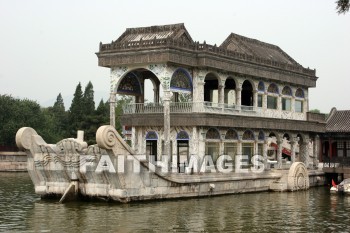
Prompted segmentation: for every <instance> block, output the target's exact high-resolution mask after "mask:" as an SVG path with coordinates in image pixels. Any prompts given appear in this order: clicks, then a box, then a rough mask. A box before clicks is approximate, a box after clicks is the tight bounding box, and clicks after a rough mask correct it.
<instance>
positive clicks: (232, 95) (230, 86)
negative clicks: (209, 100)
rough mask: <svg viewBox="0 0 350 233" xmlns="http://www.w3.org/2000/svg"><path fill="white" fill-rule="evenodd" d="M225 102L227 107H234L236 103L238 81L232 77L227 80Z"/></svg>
mask: <svg viewBox="0 0 350 233" xmlns="http://www.w3.org/2000/svg"><path fill="white" fill-rule="evenodd" d="M224 103H225V104H227V107H233V106H234V105H235V104H236V82H235V80H234V79H233V78H230V77H228V78H227V79H226V81H225V90H224Z"/></svg>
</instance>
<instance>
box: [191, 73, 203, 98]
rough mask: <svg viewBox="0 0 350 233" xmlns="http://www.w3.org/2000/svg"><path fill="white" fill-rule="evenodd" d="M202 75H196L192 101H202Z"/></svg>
mask: <svg viewBox="0 0 350 233" xmlns="http://www.w3.org/2000/svg"><path fill="white" fill-rule="evenodd" d="M204 84H205V82H204V77H198V80H197V81H196V82H195V83H194V86H193V102H203V101H204Z"/></svg>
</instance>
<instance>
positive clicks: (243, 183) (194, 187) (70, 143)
mask: <svg viewBox="0 0 350 233" xmlns="http://www.w3.org/2000/svg"><path fill="white" fill-rule="evenodd" d="M96 141H97V143H98V144H97V145H93V146H89V147H88V146H87V144H86V143H85V142H83V141H82V140H80V139H64V140H62V141H60V142H58V143H57V144H55V145H49V144H46V143H45V141H44V140H43V139H42V138H41V137H40V136H39V135H37V133H36V132H35V131H34V130H33V129H31V128H21V129H20V130H19V131H18V132H17V135H16V142H17V145H18V147H19V148H21V149H24V150H25V151H26V153H27V156H28V165H27V166H28V167H27V169H28V172H29V175H30V177H31V179H32V181H33V183H34V186H35V192H36V193H37V194H39V195H41V196H42V197H53V196H54V197H55V196H57V197H60V196H65V195H64V194H65V193H66V192H67V190H68V188H69V187H70V186H71V185H72V184H75V185H76V186H77V188H75V189H69V190H76V192H77V193H76V196H77V197H83V198H99V199H101V198H102V199H105V200H113V201H118V202H130V201H140V200H153V199H168V198H182V197H204V196H214V195H224V194H234V193H247V192H260V191H268V190H269V189H270V185H271V183H273V182H279V181H280V180H281V178H282V177H283V174H281V173H279V172H275V171H273V170H270V171H264V172H262V173H252V172H250V173H233V172H230V173H219V172H216V173H210V172H209V173H194V174H193V173H192V174H183V173H177V172H175V173H174V172H167V173H165V172H164V170H162V168H161V167H159V166H154V165H153V164H152V163H149V162H148V160H145V159H144V158H143V157H142V156H141V155H136V154H135V153H134V151H133V150H132V149H131V148H130V147H129V146H128V145H127V144H126V143H125V142H124V141H123V140H122V138H121V137H120V136H119V134H118V133H117V132H116V131H115V129H114V128H113V127H111V126H102V127H100V128H99V130H98V131H97V133H96ZM296 167H297V169H296V171H295V172H289V175H288V179H289V178H290V176H291V175H290V174H292V176H295V177H296V178H297V179H294V180H296V181H297V182H299V184H298V183H296V185H297V187H298V189H307V188H308V187H309V183H308V182H309V179H308V174H307V173H306V174H305V173H302V174H301V173H298V171H300V170H302V171H303V172H305V166H303V165H302V163H300V164H299V165H298V166H296ZM305 175H306V176H307V179H301V178H300V177H304V176H305ZM306 181H307V184H306V183H305V182H306ZM74 182H75V183H74ZM300 184H303V185H304V184H305V185H304V186H300ZM288 185H289V184H288ZM288 190H296V188H295V187H289V186H288ZM61 200H62V199H61Z"/></svg>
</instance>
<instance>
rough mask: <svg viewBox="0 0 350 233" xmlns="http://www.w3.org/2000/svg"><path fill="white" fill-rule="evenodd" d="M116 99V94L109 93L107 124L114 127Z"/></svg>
mask: <svg viewBox="0 0 350 233" xmlns="http://www.w3.org/2000/svg"><path fill="white" fill-rule="evenodd" d="M116 101H117V97H116V94H115V93H114V92H112V93H111V95H110V97H109V124H110V125H111V126H113V127H114V128H115V103H116Z"/></svg>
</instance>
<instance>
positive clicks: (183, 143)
mask: <svg viewBox="0 0 350 233" xmlns="http://www.w3.org/2000/svg"><path fill="white" fill-rule="evenodd" d="M189 139H190V138H189V136H188V133H187V132H186V131H180V132H178V134H177V135H176V140H177V165H178V166H177V167H178V171H179V172H185V168H186V166H187V165H188V159H189V145H188V140H189Z"/></svg>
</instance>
